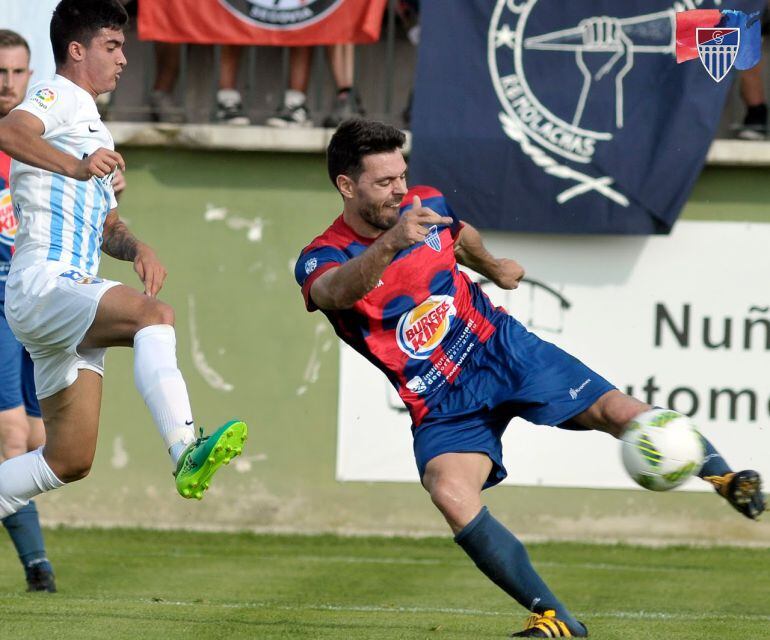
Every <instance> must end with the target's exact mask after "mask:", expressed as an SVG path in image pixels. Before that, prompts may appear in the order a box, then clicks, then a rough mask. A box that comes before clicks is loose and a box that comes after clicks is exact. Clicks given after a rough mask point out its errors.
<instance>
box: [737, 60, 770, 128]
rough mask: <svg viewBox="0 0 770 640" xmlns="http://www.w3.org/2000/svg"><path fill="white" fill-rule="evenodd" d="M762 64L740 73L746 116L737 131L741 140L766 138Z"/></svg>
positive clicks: (765, 105)
mask: <svg viewBox="0 0 770 640" xmlns="http://www.w3.org/2000/svg"><path fill="white" fill-rule="evenodd" d="M763 69H764V64H763V63H762V62H761V61H760V63H759V64H758V65H757V66H756V67H754V68H752V69H748V70H746V71H744V72H742V73H741V79H740V88H741V98H742V99H743V102H744V104H745V105H746V116H745V117H744V119H743V125H742V126H741V127H740V129H739V130H738V137H739V138H741V139H743V140H764V139H765V138H766V137H767V103H766V99H765V84H764V71H763Z"/></svg>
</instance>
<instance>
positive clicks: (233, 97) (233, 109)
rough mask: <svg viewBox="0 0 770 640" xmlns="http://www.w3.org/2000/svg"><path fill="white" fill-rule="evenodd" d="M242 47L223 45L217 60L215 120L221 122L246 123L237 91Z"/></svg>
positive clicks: (247, 121)
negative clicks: (217, 80) (217, 82)
mask: <svg viewBox="0 0 770 640" xmlns="http://www.w3.org/2000/svg"><path fill="white" fill-rule="evenodd" d="M242 52H243V47H238V46H234V45H224V46H223V47H222V56H221V58H220V61H219V91H217V122H219V123H221V124H234V125H240V126H243V125H247V124H250V121H249V118H248V116H247V115H246V114H245V112H244V111H243V101H242V100H241V92H240V91H238V89H237V86H238V69H239V67H240V64H241V53H242Z"/></svg>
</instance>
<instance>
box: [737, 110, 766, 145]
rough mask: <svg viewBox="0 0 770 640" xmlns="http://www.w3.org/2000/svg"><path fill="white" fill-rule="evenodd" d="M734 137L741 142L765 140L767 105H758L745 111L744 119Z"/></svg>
mask: <svg viewBox="0 0 770 640" xmlns="http://www.w3.org/2000/svg"><path fill="white" fill-rule="evenodd" d="M736 135H737V137H738V138H740V139H741V140H766V139H767V105H764V104H760V105H756V106H753V107H749V108H748V109H746V117H745V118H744V119H743V124H742V125H740V126H739V127H738V132H737V133H736Z"/></svg>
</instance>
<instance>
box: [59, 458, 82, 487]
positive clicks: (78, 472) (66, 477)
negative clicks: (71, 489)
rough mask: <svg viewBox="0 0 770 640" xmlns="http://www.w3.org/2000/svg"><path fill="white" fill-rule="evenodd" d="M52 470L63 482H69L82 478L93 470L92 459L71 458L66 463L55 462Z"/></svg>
mask: <svg viewBox="0 0 770 640" xmlns="http://www.w3.org/2000/svg"><path fill="white" fill-rule="evenodd" d="M50 466H51V471H53V472H54V474H55V475H56V477H57V478H59V480H61V481H62V482H65V483H67V484H69V483H70V482H77V481H78V480H82V479H83V478H85V477H86V476H87V475H88V474H89V473H90V472H91V460H85V459H82V460H69V461H67V462H65V463H60V464H53V465H50Z"/></svg>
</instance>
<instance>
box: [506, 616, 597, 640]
mask: <svg viewBox="0 0 770 640" xmlns="http://www.w3.org/2000/svg"><path fill="white" fill-rule="evenodd" d="M580 624H581V625H582V627H583V631H582V633H581V632H573V631H570V629H569V627H568V626H567V625H566V624H564V623H563V622H562V621H561V620H559V619H558V618H557V617H556V612H555V611H553V610H548V611H544V612H543V614H542V615H541V614H539V613H533V614H532V615H531V616H529V618H527V622H526V624H525V625H524V630H523V631H519V632H518V633H514V634H512V635H511V637H512V638H587V637H588V629H587V628H586V626H585V625H584V624H583V623H582V622H581V623H580Z"/></svg>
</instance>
